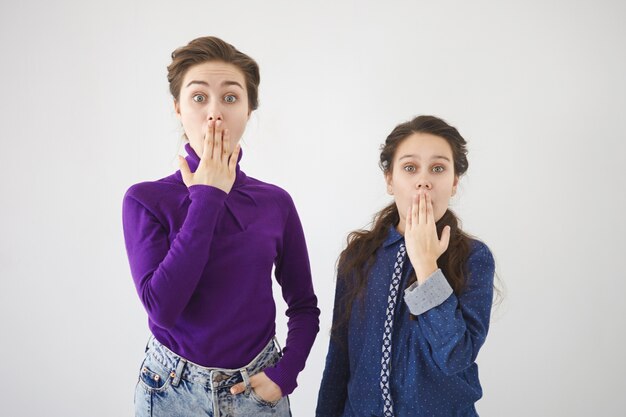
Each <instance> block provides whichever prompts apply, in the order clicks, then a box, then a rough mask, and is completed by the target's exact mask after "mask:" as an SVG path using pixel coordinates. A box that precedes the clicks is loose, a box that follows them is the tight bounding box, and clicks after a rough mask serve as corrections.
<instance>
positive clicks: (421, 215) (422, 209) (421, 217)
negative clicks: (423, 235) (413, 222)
mask: <svg viewBox="0 0 626 417" xmlns="http://www.w3.org/2000/svg"><path fill="white" fill-rule="evenodd" d="M417 216H418V217H417V221H418V223H420V224H426V195H425V193H421V194H420V201H419V212H418V215H417Z"/></svg>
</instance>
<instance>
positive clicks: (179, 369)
mask: <svg viewBox="0 0 626 417" xmlns="http://www.w3.org/2000/svg"><path fill="white" fill-rule="evenodd" d="M185 365H187V361H186V360H185V359H183V358H179V359H178V364H177V365H176V370H175V371H172V373H171V374H170V376H171V377H172V386H174V387H177V386H178V384H179V383H180V380H181V378H182V377H183V371H184V370H185Z"/></svg>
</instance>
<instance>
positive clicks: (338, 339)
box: [315, 277, 350, 417]
mask: <svg viewBox="0 0 626 417" xmlns="http://www.w3.org/2000/svg"><path fill="white" fill-rule="evenodd" d="M344 285H345V283H344V281H343V280H342V279H341V278H339V277H338V278H337V286H336V289H335V306H334V309H333V327H334V326H335V323H337V321H338V320H339V319H340V317H342V315H343V314H344V310H343V306H342V305H341V300H342V298H343V295H344ZM349 378H350V362H349V357H348V330H347V325H344V326H342V327H341V328H338V329H335V331H334V332H333V334H332V335H331V338H330V342H329V344H328V354H327V355H326V366H325V367H324V374H323V376H322V383H321V385H320V390H319V394H318V397H317V410H316V411H315V415H316V416H319V417H334V416H337V417H338V416H341V415H342V414H343V410H344V407H345V403H346V398H347V397H348V380H349Z"/></svg>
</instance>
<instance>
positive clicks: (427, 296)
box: [404, 269, 452, 316]
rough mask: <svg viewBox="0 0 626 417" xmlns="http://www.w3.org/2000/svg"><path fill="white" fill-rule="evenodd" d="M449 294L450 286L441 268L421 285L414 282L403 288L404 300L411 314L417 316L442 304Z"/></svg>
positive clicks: (450, 292)
mask: <svg viewBox="0 0 626 417" xmlns="http://www.w3.org/2000/svg"><path fill="white" fill-rule="evenodd" d="M451 294H452V287H450V284H448V280H447V279H446V277H445V276H444V275H443V272H441V269H437V270H436V271H435V272H433V273H432V274H431V275H430V276H429V277H428V279H426V281H425V282H424V283H423V284H422V285H418V284H417V282H415V283H413V284H412V285H411V286H410V287H409V288H407V289H406V290H404V302H405V303H406V305H407V307H409V311H410V312H411V314H413V315H414V316H419V315H420V314H422V313H424V312H426V311H428V310H430V309H431V308H434V307H437V306H438V305H440V304H442V303H443V302H444V301H446V299H447V298H448V297H449V296H450V295H451Z"/></svg>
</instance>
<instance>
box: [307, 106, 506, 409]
mask: <svg viewBox="0 0 626 417" xmlns="http://www.w3.org/2000/svg"><path fill="white" fill-rule="evenodd" d="M466 153H467V150H466V142H465V140H464V139H463V137H462V136H461V135H460V134H459V132H458V131H457V130H456V129H455V128H454V127H452V126H450V125H448V124H447V123H446V122H444V121H443V120H441V119H438V118H436V117H433V116H420V117H417V118H415V119H413V120H411V121H409V122H406V123H403V124H400V125H398V126H397V127H396V128H395V129H394V130H393V131H392V132H391V134H390V135H389V136H388V137H387V140H386V141H385V144H384V145H383V146H382V151H381V153H380V166H381V168H382V170H383V173H384V176H385V180H386V184H387V192H388V193H389V194H390V195H392V196H393V198H394V202H393V203H392V204H390V205H389V206H387V207H386V208H384V209H383V210H381V211H380V212H379V213H378V214H377V215H376V216H375V220H374V224H373V227H372V229H371V230H360V231H355V232H353V233H351V234H350V235H349V237H348V246H347V247H346V249H345V250H344V251H343V252H342V253H341V255H340V257H339V262H338V276H337V288H336V292H335V307H334V313H333V327H332V331H331V340H330V346H329V349H328V355H327V357H326V368H325V370H324V375H323V380H322V384H321V387H320V391H319V397H318V403H317V416H319V417H331V416H343V417H353V416H368V417H369V416H385V417H391V416H397V417H405V416H406V417H408V416H411V417H418V416H424V417H426V416H429V417H432V416H436V417H450V416H477V414H476V409H475V408H474V403H475V402H476V401H477V400H478V399H479V398H480V397H481V396H482V390H481V386H480V382H479V380H478V368H477V366H476V362H475V361H476V356H477V355H478V351H479V349H480V347H481V346H482V344H483V343H484V342H485V338H486V336H487V330H488V328H489V316H490V312H491V305H492V295H493V277H494V261H493V258H492V256H491V252H490V251H489V248H488V247H487V246H486V245H485V244H484V243H482V242H480V241H478V240H476V239H473V238H471V237H470V236H469V235H467V234H466V233H464V232H463V231H462V230H461V228H460V227H459V222H458V220H457V217H456V216H455V214H454V213H453V212H452V211H451V210H449V209H448V203H449V201H450V198H451V197H452V196H453V195H454V194H455V193H456V191H457V187H458V183H459V178H460V177H461V176H462V175H463V174H464V173H465V172H466V171H467V167H468V162H467V157H466Z"/></svg>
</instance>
